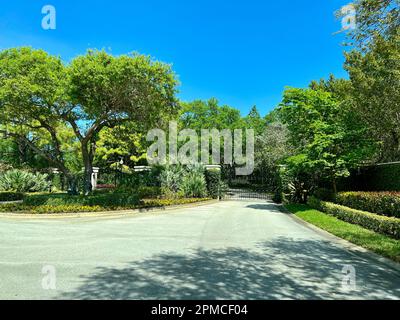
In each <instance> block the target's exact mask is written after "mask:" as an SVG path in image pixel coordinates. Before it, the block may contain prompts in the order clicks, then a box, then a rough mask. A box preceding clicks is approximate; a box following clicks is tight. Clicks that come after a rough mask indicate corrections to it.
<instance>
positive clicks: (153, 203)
mask: <svg viewBox="0 0 400 320" xmlns="http://www.w3.org/2000/svg"><path fill="white" fill-rule="evenodd" d="M207 200H210V199H209V198H197V199H195V198H191V199H146V200H143V201H141V202H140V203H138V204H135V205H124V206H119V207H115V208H114V207H102V206H99V205H96V206H87V205H79V204H68V205H39V206H31V205H26V204H19V203H18V204H3V205H0V212H20V213H34V214H35V213H38V214H41V213H42V214H45V213H75V212H98V211H110V210H124V209H140V208H151V207H167V206H172V205H182V204H189V203H195V202H202V201H207Z"/></svg>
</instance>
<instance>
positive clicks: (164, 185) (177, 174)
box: [160, 165, 185, 196]
mask: <svg viewBox="0 0 400 320" xmlns="http://www.w3.org/2000/svg"><path fill="white" fill-rule="evenodd" d="M184 174H185V171H184V169H183V168H182V167H181V166H179V165H178V166H168V167H166V168H165V169H164V170H163V171H162V172H161V174H160V183H161V189H162V192H163V194H165V195H167V196H169V195H174V194H176V193H177V192H178V191H179V189H180V184H181V181H182V179H183V175H184Z"/></svg>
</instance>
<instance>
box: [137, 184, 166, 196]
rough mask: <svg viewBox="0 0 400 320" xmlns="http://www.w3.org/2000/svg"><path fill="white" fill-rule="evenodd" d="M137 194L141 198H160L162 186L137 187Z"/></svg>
mask: <svg viewBox="0 0 400 320" xmlns="http://www.w3.org/2000/svg"><path fill="white" fill-rule="evenodd" d="M137 194H138V196H139V198H140V199H143V198H158V197H160V196H161V188H160V187H148V186H140V187H139V188H138V189H137Z"/></svg>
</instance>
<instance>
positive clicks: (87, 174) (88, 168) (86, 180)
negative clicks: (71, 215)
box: [82, 143, 93, 196]
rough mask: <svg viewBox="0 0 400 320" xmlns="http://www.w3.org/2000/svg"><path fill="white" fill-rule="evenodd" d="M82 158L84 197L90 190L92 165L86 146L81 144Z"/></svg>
mask: <svg viewBox="0 0 400 320" xmlns="http://www.w3.org/2000/svg"><path fill="white" fill-rule="evenodd" d="M82 157H83V164H84V166H85V169H84V177H83V180H84V182H83V186H84V194H85V196H87V195H89V194H90V193H91V192H92V190H93V186H92V175H93V163H92V156H91V154H90V152H89V150H88V146H87V144H84V143H83V144H82Z"/></svg>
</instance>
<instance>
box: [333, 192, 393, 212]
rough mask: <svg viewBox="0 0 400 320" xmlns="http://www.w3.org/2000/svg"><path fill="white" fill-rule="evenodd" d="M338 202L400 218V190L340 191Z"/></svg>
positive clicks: (337, 197)
mask: <svg viewBox="0 0 400 320" xmlns="http://www.w3.org/2000/svg"><path fill="white" fill-rule="evenodd" d="M336 203H338V204H341V205H343V206H346V207H350V208H353V209H357V210H362V211H368V212H373V213H376V214H380V215H384V216H388V217H398V218H400V192H340V193H338V194H337V196H336Z"/></svg>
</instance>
